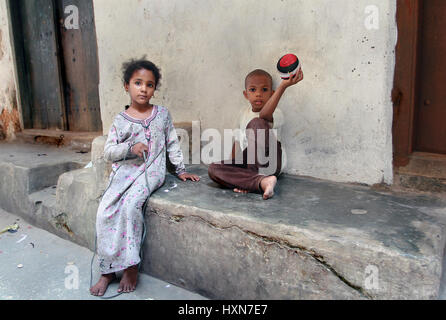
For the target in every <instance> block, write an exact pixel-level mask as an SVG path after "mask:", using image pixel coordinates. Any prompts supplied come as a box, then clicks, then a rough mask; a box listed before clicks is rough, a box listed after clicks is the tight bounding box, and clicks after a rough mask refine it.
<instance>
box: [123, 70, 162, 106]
mask: <svg viewBox="0 0 446 320" xmlns="http://www.w3.org/2000/svg"><path fill="white" fill-rule="evenodd" d="M124 88H125V91H127V92H128V93H129V94H130V98H131V99H132V105H133V106H140V107H147V106H149V105H150V104H149V101H150V99H151V98H152V97H153V94H154V93H155V76H154V75H153V72H152V71H150V70H147V69H140V70H136V71H135V72H134V73H133V75H132V77H131V78H130V81H129V83H128V84H127V83H126V84H125V85H124Z"/></svg>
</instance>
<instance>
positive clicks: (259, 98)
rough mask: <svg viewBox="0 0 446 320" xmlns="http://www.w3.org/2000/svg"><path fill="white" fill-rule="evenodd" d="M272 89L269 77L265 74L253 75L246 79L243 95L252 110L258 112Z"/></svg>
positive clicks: (271, 92)
mask: <svg viewBox="0 0 446 320" xmlns="http://www.w3.org/2000/svg"><path fill="white" fill-rule="evenodd" d="M273 93H274V91H273V89H272V83H271V79H270V78H269V77H267V76H265V75H253V76H251V77H249V78H248V79H247V80H246V90H245V91H243V95H244V96H245V98H246V99H247V100H248V101H249V103H250V104H251V106H252V111H254V112H259V111H260V110H262V108H263V106H264V105H265V103H266V102H267V101H268V100H269V98H271V96H272V95H273Z"/></svg>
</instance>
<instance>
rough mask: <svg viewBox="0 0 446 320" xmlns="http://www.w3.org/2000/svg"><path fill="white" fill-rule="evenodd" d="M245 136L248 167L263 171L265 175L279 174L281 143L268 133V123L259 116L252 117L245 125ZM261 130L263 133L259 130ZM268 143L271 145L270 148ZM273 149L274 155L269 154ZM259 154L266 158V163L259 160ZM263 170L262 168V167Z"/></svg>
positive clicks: (280, 167) (259, 171)
mask: <svg viewBox="0 0 446 320" xmlns="http://www.w3.org/2000/svg"><path fill="white" fill-rule="evenodd" d="M246 130H247V138H248V148H247V150H248V152H249V153H251V154H250V155H249V156H248V160H250V162H251V163H249V164H248V167H250V168H252V170H255V171H257V172H258V173H262V171H264V172H265V173H264V175H265V176H271V175H275V176H276V177H277V176H279V174H280V171H281V169H282V145H281V143H280V142H279V141H277V138H276V136H275V135H274V134H270V131H269V130H270V126H269V123H268V122H267V121H266V120H264V119H261V118H255V119H252V120H251V121H250V122H249V123H248V125H247V126H246ZM262 131H263V134H261V133H260V132H262ZM270 143H271V146H272V147H273V148H272V149H271V150H270ZM270 151H271V153H272V152H274V151H275V155H270ZM259 155H261V156H262V158H263V159H262V160H268V161H267V162H266V163H262V162H264V161H260V159H259ZM261 168H262V169H265V170H262V169H261Z"/></svg>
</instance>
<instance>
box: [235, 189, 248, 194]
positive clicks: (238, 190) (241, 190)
mask: <svg viewBox="0 0 446 320" xmlns="http://www.w3.org/2000/svg"><path fill="white" fill-rule="evenodd" d="M233 191H234V192H237V193H248V192H249V191H248V190H243V189H239V188H235V189H234V190H233Z"/></svg>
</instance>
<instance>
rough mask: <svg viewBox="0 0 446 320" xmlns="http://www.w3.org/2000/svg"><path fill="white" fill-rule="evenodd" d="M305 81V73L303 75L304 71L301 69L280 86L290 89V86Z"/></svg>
mask: <svg viewBox="0 0 446 320" xmlns="http://www.w3.org/2000/svg"><path fill="white" fill-rule="evenodd" d="M303 79H304V73H303V71H302V69H300V70H299V72H298V73H296V74H295V75H293V76H291V77H289V78H288V79H286V80H282V82H281V83H280V84H281V85H282V86H283V87H284V88H288V87H290V86H293V85H295V84H297V83H298V82H301V81H302V80H303Z"/></svg>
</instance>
